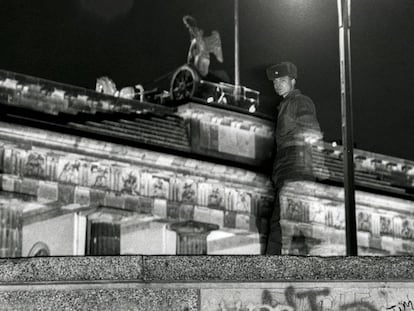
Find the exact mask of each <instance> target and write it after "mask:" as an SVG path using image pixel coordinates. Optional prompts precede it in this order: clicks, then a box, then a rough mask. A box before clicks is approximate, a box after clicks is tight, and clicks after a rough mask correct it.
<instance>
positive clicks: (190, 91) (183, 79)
mask: <svg viewBox="0 0 414 311" xmlns="http://www.w3.org/2000/svg"><path fill="white" fill-rule="evenodd" d="M199 81H200V76H199V74H198V73H197V71H196V70H195V69H194V68H192V67H191V66H189V65H183V66H181V67H180V68H178V69H177V70H176V71H175V72H174V74H173V76H172V79H171V84H170V94H171V95H170V96H171V99H173V100H182V99H186V98H189V97H192V96H194V94H195V92H196V91H197V86H198V83H199Z"/></svg>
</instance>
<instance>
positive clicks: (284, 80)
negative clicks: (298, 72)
mask: <svg viewBox="0 0 414 311" xmlns="http://www.w3.org/2000/svg"><path fill="white" fill-rule="evenodd" d="M295 82H296V81H295V79H292V78H290V77H288V76H285V77H279V78H276V79H274V80H273V87H274V89H275V91H276V93H277V94H279V95H280V96H283V97H286V96H287V95H288V94H289V93H290V91H292V90H293V89H294V88H295Z"/></svg>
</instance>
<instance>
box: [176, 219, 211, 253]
mask: <svg viewBox="0 0 414 311" xmlns="http://www.w3.org/2000/svg"><path fill="white" fill-rule="evenodd" d="M169 229H170V230H172V231H175V233H176V234H177V255H207V236H208V235H209V234H210V232H211V231H213V230H218V229H219V226H218V225H215V224H210V223H204V222H199V221H194V220H187V221H183V222H176V223H173V224H171V225H169Z"/></svg>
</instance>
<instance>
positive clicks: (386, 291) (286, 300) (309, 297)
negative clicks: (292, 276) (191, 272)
mask: <svg viewBox="0 0 414 311" xmlns="http://www.w3.org/2000/svg"><path fill="white" fill-rule="evenodd" d="M376 284H378V283H376ZM388 284H390V283H388ZM312 285H313V286H312ZM312 285H307V286H305V285H304V284H298V283H296V284H293V285H287V286H285V287H282V285H281V287H279V288H265V289H263V288H260V285H256V286H257V288H254V287H256V286H255V285H252V286H249V288H244V289H234V287H233V288H231V289H230V288H225V289H223V288H220V289H205V290H201V310H203V311H386V310H392V311H405V310H414V303H413V302H412V300H411V299H410V298H409V297H410V293H412V292H413V290H414V283H413V284H411V287H407V286H406V285H402V286H401V288H400V287H399V285H396V286H392V285H391V286H388V285H385V284H382V285H376V286H373V283H362V282H361V283H359V282H358V283H356V282H344V283H342V284H341V285H339V284H338V283H337V284H335V283H322V282H321V283H317V284H312Z"/></svg>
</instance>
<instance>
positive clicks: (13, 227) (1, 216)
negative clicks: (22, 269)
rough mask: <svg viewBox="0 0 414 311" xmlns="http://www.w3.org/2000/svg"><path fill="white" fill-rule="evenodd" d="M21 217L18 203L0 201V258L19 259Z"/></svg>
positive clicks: (20, 249)
mask: <svg viewBox="0 0 414 311" xmlns="http://www.w3.org/2000/svg"><path fill="white" fill-rule="evenodd" d="M22 215H23V207H22V204H21V202H20V201H17V200H14V199H12V200H3V199H0V257H21V255H22V225H23V217H22Z"/></svg>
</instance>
